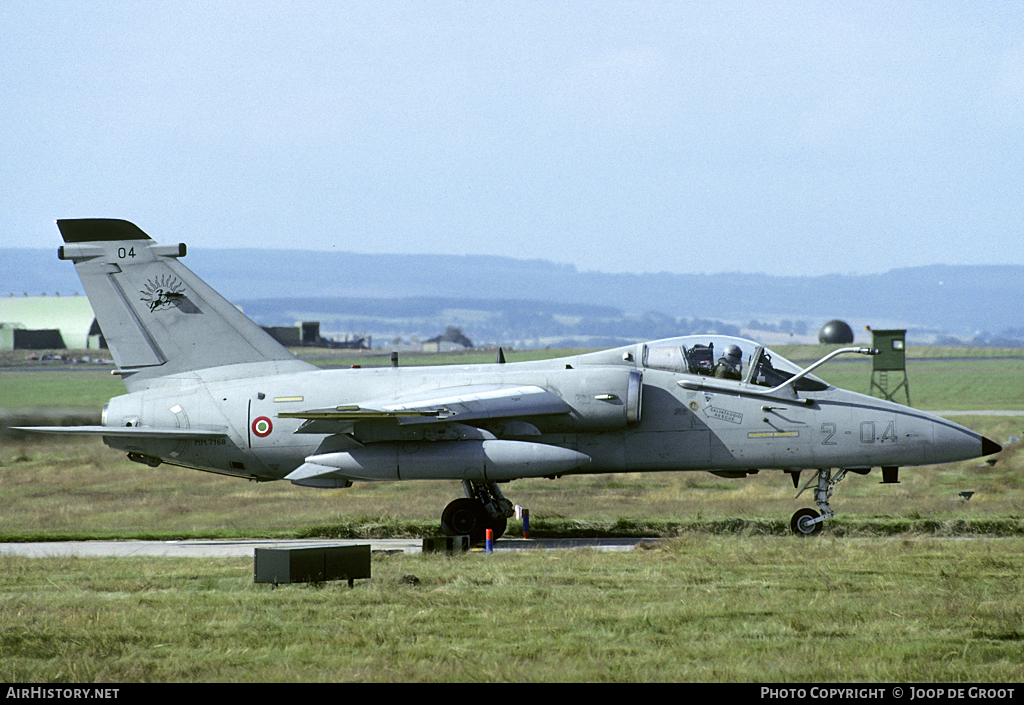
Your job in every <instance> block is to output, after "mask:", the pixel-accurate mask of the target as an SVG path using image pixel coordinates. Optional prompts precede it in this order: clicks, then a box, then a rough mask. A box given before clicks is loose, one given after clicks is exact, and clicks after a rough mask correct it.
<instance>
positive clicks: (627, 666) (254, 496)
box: [0, 351, 1024, 683]
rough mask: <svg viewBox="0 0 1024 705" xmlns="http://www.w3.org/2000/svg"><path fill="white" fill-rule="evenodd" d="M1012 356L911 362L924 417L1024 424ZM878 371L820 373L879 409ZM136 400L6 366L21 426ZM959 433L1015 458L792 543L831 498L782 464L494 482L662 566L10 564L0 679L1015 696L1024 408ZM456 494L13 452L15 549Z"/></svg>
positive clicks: (387, 530)
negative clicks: (863, 689) (798, 490)
mask: <svg viewBox="0 0 1024 705" xmlns="http://www.w3.org/2000/svg"><path fill="white" fill-rule="evenodd" d="M954 352H955V351H953V352H951V353H950V355H949V356H948V357H950V358H957V357H962V356H966V355H957V354H953V353H954ZM549 354H550V353H549ZM785 354H786V355H787V356H792V357H793V358H800V359H803V356H802V355H799V354H794V353H793V352H790V351H787V352H786V353H785ZM509 358H510V359H514V358H513V357H512V356H511V355H510V356H509ZM488 359H490V356H489V357H488ZM455 361H459V362H461V361H466V360H465V358H463V357H460V358H457V359H456V360H455ZM481 361H484V360H481ZM386 362H387V361H386V360H385V363H386ZM1021 364H1022V362H1021V361H1018V360H1007V359H988V357H987V356H979V359H974V360H971V361H969V362H966V363H965V362H962V361H952V360H951V361H942V362H932V361H927V362H926V361H911V363H909V364H908V367H909V369H910V372H909V374H910V383H911V395H912V400H913V401H914V405H915V406H917V407H919V408H931V409H949V410H954V409H1020V408H1022V407H1024V400H1022V397H1024V391H1022V389H1024V387H1022V385H1021V380H1022V379H1024V375H1022V372H1024V369H1022V367H1021V366H1020V365H1021ZM869 370H870V367H869V364H867V365H862V364H861V363H844V364H834V365H830V366H828V367H827V368H825V370H824V371H823V372H822V376H823V377H824V378H825V379H827V380H829V381H831V382H834V383H837V384H840V386H846V387H848V388H854V389H857V388H858V387H857V385H856V384H853V383H849V384H847V383H844V382H843V381H840V380H841V379H848V380H850V381H851V382H852V381H859V382H860V383H861V384H862V386H863V387H864V389H861V391H866V386H867V380H868V379H869V377H870V372H869ZM844 376H845V377H844ZM120 393H123V386H122V385H121V383H120V381H119V380H117V379H116V378H111V377H110V375H109V372H107V371H105V370H100V371H70V370H67V369H64V368H55V369H53V370H50V371H46V372H37V371H29V370H22V369H19V370H13V371H12V370H10V369H7V370H5V371H3V372H2V373H0V407H5V408H6V409H8V414H11V413H28V414H33V413H36V410H37V409H39V408H43V409H42V412H40V413H48V414H54V415H58V416H59V415H60V414H62V413H65V411H64V409H65V407H69V406H70V407H76V408H77V407H87V408H88V407H95V408H97V409H98V407H99V406H101V405H102V403H103V402H104V401H106V398H107V397H109V396H111V395H114V394H120ZM51 396H52V397H54V398H56V400H57V402H56V403H49V402H50V401H51ZM45 407H49V408H48V409H46V408H45ZM11 410H13V411H11ZM955 420H956V421H957V422H958V423H963V424H964V425H967V426H969V427H971V428H974V429H975V430H977V431H979V432H981V433H984V434H985V435H987V436H989V437H991V438H993V439H994V440H997V441H998V442H1000V443H1003V444H1004V446H1005V448H1004V450H1003V452H1002V453H1001V454H1000V456H999V457H998V458H997V461H996V463H995V465H994V466H990V465H989V464H987V463H985V462H982V461H980V460H979V461H966V462H962V463H956V464H951V465H942V466H934V467H927V468H909V469H904V470H903V471H902V472H901V476H900V479H901V481H902V483H901V484H900V485H896V486H885V485H880V484H878V478H877V477H876V476H875V475H874V474H872V475H869V476H867V477H860V476H851V477H850V478H849V479H847V480H846V481H844V482H843V484H842V485H840V486H839V488H838V490H837V492H836V495H835V497H834V498H833V501H832V506H833V508H834V509H836V511H837V512H838V513H839V516H838V517H837V518H836V519H835V520H833V521H831V522H829V524H828V525H826V526H827V528H826V529H825V531H824V533H823V535H822V536H820V537H817V538H815V539H811V540H801V539H798V538H796V537H792V536H790V535H788V519H789V516H790V515H791V514H792V512H793V511H794V510H795V509H796V508H798V507H800V506H809V505H810V504H812V502H810V501H809V499H808V498H807V497H806V496H805V497H803V498H801V499H800V500H794V498H793V495H794V494H795V492H794V490H793V487H792V485H791V483H790V482H789V480H788V478H787V477H786V476H784V475H783V474H782V473H767V472H765V473H761V474H759V475H757V476H753V477H750V478H747V479H745V480H727V479H723V478H718V477H716V476H713V475H709V474H706V473H664V474H638V475H631V474H630V475H626V474H623V475H607V476H579V477H566V478H562V479H560V480H557V481H549V480H524V481H518V482H514V483H510V484H509V485H507V486H505V487H504V488H503V489H504V491H505V492H506V494H507V495H508V496H509V498H510V499H512V500H513V501H515V502H517V503H520V504H522V505H523V506H526V507H529V508H530V509H531V516H532V517H533V524H532V529H533V534H534V535H542V534H545V533H546V534H549V535H568V534H628V535H642V536H654V537H660V538H659V540H658V541H656V542H654V543H652V544H648V545H646V547H645V548H642V549H638V550H635V551H631V552H627V553H598V552H594V551H589V550H582V551H579V550H577V551H550V552H536V553H534V552H530V553H523V554H505V553H500V554H493V555H483V554H479V553H473V554H470V555H465V556H459V557H455V558H448V557H443V556H436V555H434V556H431V555H417V556H404V555H377V554H375V555H374V558H373V574H374V577H373V579H372V580H369V581H363V582H358V583H357V584H356V587H355V589H353V590H349V589H348V588H347V587H342V586H343V585H344V583H338V584H334V583H332V584H328V585H324V586H315V585H293V586H285V587H282V588H279V589H277V590H271V589H270V588H269V587H267V586H263V585H254V584H253V583H252V561H251V560H229V559H213V560H199V559H158V558H135V559H77V558H60V559H47V560H36V559H23V558H17V557H11V556H0V678H2V679H3V680H5V681H7V682H19V681H35V682H41V681H75V682H85V681H107V682H131V681H311V680H315V681H327V680H367V681H408V680H413V681H477V680H486V681H613V680H614V681H648V680H650V681H678V680H698V681H743V682H750V681H773V682H812V681H817V682H836V681H884V682H904V683H905V682H953V681H960V682H963V681H973V682H1019V681H1021V679H1022V678H1024V667H1022V665H1021V664H1022V663H1024V598H1022V596H1024V578H1022V576H1024V570H1022V568H1024V455H1022V454H1021V453H1020V449H1021V445H1020V444H1019V441H1018V442H1017V443H1009V442H1008V441H1010V439H1012V438H1015V437H1016V438H1019V437H1020V436H1022V435H1024V416H958V417H956V419H955ZM964 491H972V492H974V493H975V494H974V495H973V496H972V497H971V499H970V500H969V501H963V500H962V499H960V498H959V493H960V492H964ZM459 493H460V488H459V487H458V486H457V483H450V482H423V483H357V484H356V485H354V486H353V487H351V488H349V489H345V490H322V491H321V490H312V489H306V488H299V487H294V486H292V485H290V484H286V483H269V484H254V483H247V482H244V481H240V480H235V479H229V478H223V477H219V476H214V475H208V474H203V473H198V472H194V471H188V470H183V469H178V468H168V467H165V466H161V467H158V468H148V467H146V466H143V465H139V464H135V463H131V462H129V461H128V460H127V459H125V458H124V457H123V455H122V454H120V453H117V452H115V451H112V450H110V449H108V448H106V447H105V446H103V445H102V443H100V442H99V441H98V440H96V439H91V440H89V439H76V440H72V441H70V442H67V441H66V440H63V439H62V440H60V441H55V440H54V439H52V438H44V437H32V438H27V437H19V436H12V435H7V436H4V437H2V439H0V502H2V503H3V506H4V510H3V512H2V513H0V539H2V540H6V541H10V540H40V539H44V540H45V539H57V538H62V539H75V538H152V537H155V538H173V537H179V536H191V537H198V536H205V537H218V536H220V537H235V536H270V537H306V536H364V535H371V534H372V535H380V536H384V535H422V534H423V533H425V532H428V531H429V532H431V533H432V532H433V531H434V530H435V529H436V524H437V517H438V515H439V513H440V510H441V508H442V507H443V506H444V504H445V503H447V502H448V501H449V500H451V499H452V498H454V497H455V496H457V495H458V494H459ZM516 528H517V527H515V526H510V531H515V530H516ZM968 536H969V537H973V538H970V539H969V540H965V538H963V537H968ZM408 575H415V576H416V577H417V578H418V579H419V584H418V585H410V584H406V583H405V582H403V577H404V576H408Z"/></svg>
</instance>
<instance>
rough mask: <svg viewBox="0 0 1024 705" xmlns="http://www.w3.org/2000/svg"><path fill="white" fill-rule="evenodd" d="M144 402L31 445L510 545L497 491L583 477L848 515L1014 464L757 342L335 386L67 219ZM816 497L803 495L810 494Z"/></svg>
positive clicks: (104, 222) (192, 289)
mask: <svg viewBox="0 0 1024 705" xmlns="http://www.w3.org/2000/svg"><path fill="white" fill-rule="evenodd" d="M57 226H58V228H59V230H60V233H61V235H62V237H63V239H64V243H65V244H64V245H63V246H62V247H60V248H59V249H58V257H59V258H60V259H61V260H70V261H71V262H73V263H74V265H75V268H76V269H77V271H78V275H79V277H80V278H81V280H82V284H83V286H84V287H85V290H86V292H87V294H88V296H89V300H90V302H91V304H92V307H93V310H94V312H95V314H96V317H97V319H98V321H99V324H100V327H101V329H102V330H103V333H104V335H105V337H106V340H107V344H108V345H109V347H110V350H111V353H112V355H113V357H114V361H115V362H116V364H117V368H118V369H117V372H118V373H119V374H120V375H121V378H122V379H123V381H124V383H125V386H126V388H127V392H128V393H127V394H124V395H122V396H118V397H114V398H113V399H111V400H110V401H109V402H108V403H107V404H106V405H105V406H104V408H103V415H102V425H99V426H79V427H46V426H43V427H30V428H27V429H25V430H31V431H40V432H48V433H64V434H92V435H98V436H101V437H102V438H103V441H104V442H105V443H106V444H107V445H108V446H110V447H111V448H115V449H119V450H122V451H127V453H128V457H129V458H130V459H131V460H133V461H136V462H139V463H144V464H146V465H149V466H152V467H156V466H158V465H161V464H165V465H174V466H183V467H188V468H194V469H197V470H204V471H209V472H216V473H222V474H226V475H232V476H235V477H239V478H245V479H249V480H256V481H269V480H287V481H289V482H292V483H294V484H296V485H303V486H307V487H321V488H335V487H349V486H351V485H352V483H354V482H361V481H364V482H376V481H397V480H453V481H458V482H461V483H462V488H463V492H464V494H465V496H464V497H460V498H458V499H455V500H454V501H452V502H451V503H450V504H449V505H448V506H447V507H445V509H444V511H443V512H442V513H441V530H442V531H443V532H445V533H446V534H450V535H459V534H468V535H469V536H470V537H471V540H473V541H474V542H477V541H480V540H482V539H483V537H484V533H485V531H486V530H487V529H491V530H493V532H494V533H493V535H494V537H495V538H497V537H500V536H501V535H502V534H503V533H504V531H505V528H506V522H507V519H508V518H509V517H510V516H512V514H513V505H512V503H511V502H510V501H509V500H508V499H506V498H505V496H504V495H503V494H502V492H501V490H500V489H499V485H500V484H502V483H506V482H509V481H511V480H517V479H520V478H528V477H548V478H557V477H560V476H562V475H570V474H581V473H629V472H655V471H673V472H675V471H707V472H712V473H715V474H717V475H722V476H725V477H734V478H740V477H745V476H747V475H750V474H753V473H757V472H759V471H761V470H777V471H781V472H783V473H788V474H789V475H790V476H791V478H792V480H793V485H794V488H796V487H797V486H798V485H799V477H800V474H801V473H802V472H803V471H810V472H812V473H813V476H812V477H811V478H810V481H809V482H808V483H807V484H806V486H805V488H804V489H811V490H812V491H813V496H814V501H815V504H816V505H817V507H818V511H815V510H814V509H801V510H799V511H797V512H796V513H795V514H794V515H793V517H792V520H791V527H792V529H793V531H794V532H796V533H797V534H805V535H806V534H814V533H817V532H819V531H820V530H821V528H822V522H823V521H825V520H826V519H829V518H831V517H832V516H834V512H833V510H832V509H831V507H830V504H829V502H830V498H831V496H832V493H833V491H834V489H835V487H836V485H837V484H838V483H839V482H840V481H841V480H842V479H844V478H845V477H846V476H847V474H848V473H851V472H852V473H858V474H867V473H868V472H869V471H870V470H871V469H872V468H876V467H880V468H881V469H882V478H883V482H887V483H893V482H897V481H898V468H899V467H901V466H915V465H933V464H938V463H948V462H953V461H958V460H965V459H969V458H976V457H979V456H985V455H991V454H993V453H997V452H999V451H1000V450H1001V448H1000V446H999V445H998V444H996V443H994V442H993V441H991V440H989V439H988V438H985V437H983V436H981V435H979V434H977V433H975V432H974V431H971V430H970V429H967V428H964V427H963V426H959V425H957V424H955V423H951V422H949V421H947V420H945V419H942V418H939V417H938V416H934V415H932V414H928V413H925V412H923V411H917V410H915V409H912V408H909V407H905V406H901V405H899V404H895V403H892V402H889V401H883V400H879V399H875V398H872V397H868V396H864V395H862V394H857V393H855V392H851V391H847V390H843V389H838V388H836V387H834V386H832V385H830V384H828V383H827V382H825V381H823V380H822V379H819V378H818V377H816V376H815V375H813V374H811V373H812V371H813V370H815V369H817V368H818V367H819V366H820V365H821V364H823V363H825V362H826V361H828V360H829V359H831V358H833V357H835V356H836V355H842V354H862V355H871V354H874V353H876V352H877V351H874V350H871V349H869V348H842V349H839V350H836V351H834V352H832V353H830V354H829V355H827V356H826V357H824V358H822V359H821V360H819V361H818V362H816V363H815V364H813V365H810V366H809V367H807V368H806V369H801V368H800V367H799V366H798V365H796V364H794V363H791V362H789V361H788V360H786V359H784V358H783V357H782V356H781V355H778V354H776V353H775V352H773V351H772V350H770V349H768V348H766V347H764V346H763V345H759V344H757V343H755V342H753V341H750V340H743V339H739V338H731V337H723V336H713V335H706V336H687V337H680V338H672V339H667V340H657V341H653V342H647V343H638V344H635V345H627V346H624V347H619V348H615V349H611V350H604V351H601V352H594V353H587V354H582V355H574V356H571V357H565V358H559V359H552V360H543V361H530V362H508V363H505V362H504V358H503V357H499V360H498V361H497V362H495V363H493V364H476V365H458V366H436V367H382V368H366V369H348V370H323V369H320V368H317V367H315V366H314V365H311V364H309V363H307V362H305V361H302V360H299V359H297V358H296V357H295V356H294V355H292V353H290V352H289V351H288V350H287V349H285V348H284V347H282V346H281V345H279V344H278V343H277V342H276V341H275V340H274V339H273V338H271V337H270V335H268V334H267V333H266V332H264V331H263V330H262V329H261V328H260V327H259V326H257V325H256V324H254V323H253V322H252V321H250V320H249V319H248V318H246V317H245V316H244V315H243V314H242V313H241V312H240V311H239V310H238V309H237V308H235V307H234V306H233V305H231V304H230V303H229V302H228V301H227V300H225V299H224V298H223V297H222V296H220V295H219V294H218V293H217V292H215V291H214V290H213V289H212V288H210V287H209V286H208V285H207V284H206V283H205V282H203V281H202V280H201V279H200V278H199V277H197V276H196V275H195V274H193V273H192V272H191V271H190V270H189V269H188V268H186V267H185V266H184V265H183V264H181V262H180V261H179V260H180V258H182V257H184V256H185V254H186V247H185V245H184V244H171V245H163V244H158V243H156V242H155V241H154V240H152V239H151V238H150V237H149V236H148V235H146V233H144V232H143V231H142V230H140V229H139V228H138V227H137V226H136V225H134V224H133V223H130V222H127V221H124V220H109V219H85V220H59V221H57ZM798 496H799V495H798Z"/></svg>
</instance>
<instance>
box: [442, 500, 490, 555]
mask: <svg viewBox="0 0 1024 705" xmlns="http://www.w3.org/2000/svg"><path fill="white" fill-rule="evenodd" d="M487 519H488V517H487V511H486V510H485V509H484V505H482V504H480V502H478V501H476V500H475V499H470V498H469V497H463V498H461V499H456V500H455V501H453V502H450V503H449V504H448V506H447V507H445V508H444V511H443V512H441V531H443V532H444V533H445V535H446V536H458V535H460V534H469V542H470V543H471V544H475V543H480V542H481V541H483V540H484V538H485V530H486V529H487V525H486V524H487Z"/></svg>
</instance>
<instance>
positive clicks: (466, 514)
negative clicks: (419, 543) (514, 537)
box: [441, 480, 515, 544]
mask: <svg viewBox="0 0 1024 705" xmlns="http://www.w3.org/2000/svg"><path fill="white" fill-rule="evenodd" d="M462 488H463V489H464V490H465V492H466V496H465V497H462V498H460V499H456V500H454V501H453V502H451V503H449V504H448V506H447V507H445V508H444V511H443V512H441V531H443V532H444V533H445V535H446V536H456V535H459V534H469V542H470V543H471V544H474V543H480V542H481V541H483V540H484V539H485V538H486V536H487V529H491V530H492V531H493V534H494V538H495V539H498V538H500V537H501V536H502V535H503V534H504V533H505V529H506V528H507V526H508V518H509V517H510V516H512V515H513V514H514V513H515V510H514V509H513V507H512V503H511V502H509V501H508V500H507V499H505V496H504V495H503V494H501V490H499V489H498V485H497V483H494V482H474V481H472V480H463V481H462Z"/></svg>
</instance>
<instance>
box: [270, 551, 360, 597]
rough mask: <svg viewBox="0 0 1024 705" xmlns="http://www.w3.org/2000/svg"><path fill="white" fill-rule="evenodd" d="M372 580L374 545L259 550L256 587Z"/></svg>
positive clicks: (350, 584) (350, 583)
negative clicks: (371, 558)
mask: <svg viewBox="0 0 1024 705" xmlns="http://www.w3.org/2000/svg"><path fill="white" fill-rule="evenodd" d="M369 577H370V545H369V544H365V545H359V546H296V547H282V548H257V549H256V560H255V564H254V566H253V582H255V583H274V584H275V585H276V584H281V583H319V582H323V581H327V580H348V585H349V587H352V584H353V581H355V580H356V579H363V578H369Z"/></svg>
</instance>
